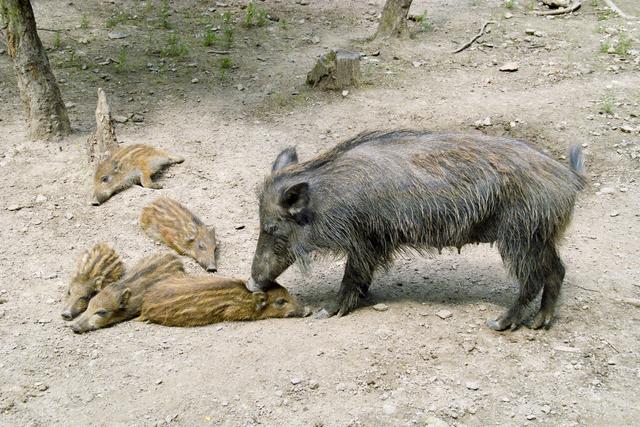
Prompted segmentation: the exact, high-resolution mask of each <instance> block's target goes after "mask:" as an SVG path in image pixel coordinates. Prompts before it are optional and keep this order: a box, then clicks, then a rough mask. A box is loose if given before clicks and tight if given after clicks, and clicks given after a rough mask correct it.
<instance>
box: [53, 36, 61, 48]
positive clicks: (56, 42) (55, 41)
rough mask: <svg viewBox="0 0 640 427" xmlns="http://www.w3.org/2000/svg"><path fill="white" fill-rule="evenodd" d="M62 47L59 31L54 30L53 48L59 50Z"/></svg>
mask: <svg viewBox="0 0 640 427" xmlns="http://www.w3.org/2000/svg"><path fill="white" fill-rule="evenodd" d="M61 47H62V36H60V32H58V31H56V35H55V37H54V38H53V48H54V49H56V50H59V49H60V48H61Z"/></svg>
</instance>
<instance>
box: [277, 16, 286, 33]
mask: <svg viewBox="0 0 640 427" xmlns="http://www.w3.org/2000/svg"><path fill="white" fill-rule="evenodd" d="M278 25H279V26H280V29H282V30H288V29H289V23H288V22H287V20H286V19H284V18H280V23H279V24H278Z"/></svg>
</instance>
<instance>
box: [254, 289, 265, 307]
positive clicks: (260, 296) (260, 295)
mask: <svg viewBox="0 0 640 427" xmlns="http://www.w3.org/2000/svg"><path fill="white" fill-rule="evenodd" d="M252 296H253V303H254V304H255V305H256V310H257V311H262V309H263V308H265V307H266V306H267V294H265V293H264V292H261V291H258V292H254V293H253V294H252Z"/></svg>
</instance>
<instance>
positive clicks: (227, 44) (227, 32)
mask: <svg viewBox="0 0 640 427" xmlns="http://www.w3.org/2000/svg"><path fill="white" fill-rule="evenodd" d="M222 44H223V46H224V48H225V49H231V46H233V28H231V27H226V28H224V29H223V30H222Z"/></svg>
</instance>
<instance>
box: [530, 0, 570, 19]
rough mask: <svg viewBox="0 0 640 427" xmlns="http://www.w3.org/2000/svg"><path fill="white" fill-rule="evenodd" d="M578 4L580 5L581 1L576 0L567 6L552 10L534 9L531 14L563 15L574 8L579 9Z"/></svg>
mask: <svg viewBox="0 0 640 427" xmlns="http://www.w3.org/2000/svg"><path fill="white" fill-rule="evenodd" d="M580 6H582V2H580V1H576V2H575V3H573V4H571V5H569V6H567V7H563V8H558V9H554V10H534V11H533V14H534V15H538V16H552V15H564V14H565V13H572V12H575V11H576V10H578V9H580Z"/></svg>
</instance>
